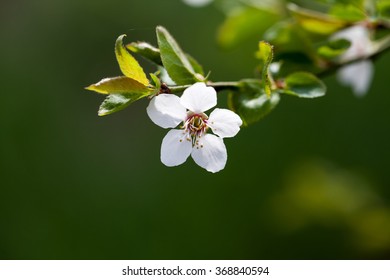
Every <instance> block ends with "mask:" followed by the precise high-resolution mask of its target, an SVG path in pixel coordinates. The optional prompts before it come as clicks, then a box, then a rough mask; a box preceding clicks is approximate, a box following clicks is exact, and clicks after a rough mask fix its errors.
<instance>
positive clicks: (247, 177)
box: [0, 0, 390, 259]
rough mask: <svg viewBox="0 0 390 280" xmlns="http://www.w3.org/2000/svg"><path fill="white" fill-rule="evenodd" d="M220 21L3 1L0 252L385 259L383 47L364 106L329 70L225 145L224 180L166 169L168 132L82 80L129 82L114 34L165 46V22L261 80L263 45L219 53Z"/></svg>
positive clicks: (178, 5)
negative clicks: (305, 93)
mask: <svg viewBox="0 0 390 280" xmlns="http://www.w3.org/2000/svg"><path fill="white" fill-rule="evenodd" d="M322 2H323V1H322ZM150 7H153V9H150ZM224 17H225V16H224V15H222V14H221V13H219V12H218V11H216V10H214V9H213V8H212V7H211V6H210V7H207V8H204V9H201V10H200V9H191V8H189V7H187V6H185V5H184V4H183V3H182V2H181V1H157V2H156V1H151V0H143V1H122V0H112V1H89V0H88V1H48V0H38V1H26V0H18V1H8V2H6V3H3V4H2V9H0V33H1V37H2V44H1V45H0V61H1V64H0V65H1V66H0V71H1V77H2V91H1V95H2V102H3V103H2V104H3V105H2V110H1V111H0V125H1V128H2V129H1V133H0V144H1V145H0V147H1V148H0V149H1V150H0V151H1V157H0V167H1V168H0V176H1V196H0V221H1V231H0V240H1V241H0V258H2V259H328V258H332V259H344V258H346V259H360V258H363V259H379V258H385V259H388V258H389V257H390V245H389V240H388V235H387V233H388V232H389V207H390V206H389V205H390V204H389V200H390V190H389V184H390V177H389V172H388V159H389V158H390V150H389V149H388V143H389V142H390V132H389V130H388V129H387V127H388V119H389V118H388V104H389V102H390V96H389V95H388V94H386V91H387V89H388V84H387V72H386V71H387V68H388V64H389V60H390V56H389V55H388V54H385V55H383V56H382V57H381V59H379V60H378V61H377V62H376V65H375V67H376V70H377V71H376V72H377V74H376V76H375V80H374V83H373V86H372V89H371V90H370V92H369V94H368V95H367V96H366V97H365V98H364V99H356V98H355V97H353V96H352V93H351V91H350V89H347V88H343V87H341V86H340V85H339V84H338V83H337V82H336V81H335V79H334V77H333V76H330V77H328V78H327V79H326V80H325V82H326V84H327V86H328V95H327V96H326V97H324V98H321V99H316V100H310V101H307V102H306V101H305V100H303V101H302V100H300V99H295V98H289V97H286V98H284V100H283V101H284V102H283V103H281V104H280V105H279V107H278V108H277V109H276V110H275V111H274V113H273V114H272V115H270V116H269V117H268V118H266V119H265V120H264V121H263V122H261V123H258V124H256V125H255V126H253V127H252V128H250V129H243V130H242V132H240V134H239V136H238V137H237V138H236V139H235V141H230V142H229V143H227V145H228V151H229V161H228V164H227V167H226V169H225V170H224V171H223V172H221V173H219V174H216V175H211V174H208V173H207V172H205V171H203V170H200V169H199V168H197V167H196V166H195V164H193V163H188V164H186V165H184V166H180V167H178V168H174V169H172V168H167V167H165V166H163V165H162V164H161V163H160V162H159V149H160V144H161V139H162V137H163V135H164V134H165V131H163V130H161V129H158V128H157V127H155V125H154V124H153V123H152V122H151V121H150V120H149V119H148V117H147V115H146V113H145V107H146V105H147V100H142V101H140V102H138V103H136V104H133V105H132V106H133V107H132V110H125V111H123V112H122V113H120V114H116V115H113V116H108V117H106V118H99V117H98V116H97V115H96V108H97V107H98V105H99V103H100V102H101V101H103V99H102V98H101V99H99V98H97V96H96V95H93V94H90V93H89V92H87V91H85V90H84V89H83V87H84V86H85V85H88V84H91V83H92V82H94V81H97V80H98V79H100V78H101V75H102V73H103V74H107V76H117V75H118V74H120V69H119V68H118V66H117V65H116V64H115V63H113V60H114V53H113V42H114V40H115V39H116V38H117V37H118V35H119V34H124V33H126V34H128V36H129V37H130V38H129V39H130V40H138V39H140V40H143V41H148V42H150V43H152V44H153V45H156V41H155V30H154V28H155V26H157V25H164V26H166V27H167V28H168V29H169V30H174V32H175V36H176V38H177V39H178V41H180V42H181V46H182V47H183V49H185V50H186V51H188V52H189V53H191V54H192V55H194V56H195V57H196V58H197V59H199V61H202V63H203V64H204V66H205V69H213V73H212V74H213V78H214V79H215V80H239V79H242V78H246V77H250V76H251V75H252V74H253V73H252V71H253V70H252V69H254V68H255V67H256V66H257V63H258V62H257V61H255V60H254V51H255V49H256V46H257V44H258V41H259V39H260V38H248V39H247V40H246V41H245V42H241V43H240V50H239V51H238V50H228V51H225V52H222V51H221V50H220V49H219V48H218V46H217V43H216V41H215V35H216V34H215V30H217V28H218V26H219V25H220V22H221V21H223V20H224ZM189 34H190V35H189ZM137 58H138V57H137ZM144 69H145V72H147V73H149V72H152V70H150V71H149V69H153V67H152V66H150V68H149V65H148V64H147V63H146V64H145V66H144ZM312 158H315V159H325V160H326V161H327V162H331V166H332V167H331V168H330V169H329V167H328V165H327V164H325V166H324V165H323V164H322V163H320V164H318V162H317V161H314V163H312V161H309V162H307V161H306V159H312ZM302 161H303V162H304V164H303V165H302V164H300V163H301V162H302ZM297 164H298V165H297ZM291 174H293V175H291ZM190 178H193V180H190ZM292 208H293V209H295V210H294V211H292V210H291V209H292ZM296 208H298V209H296ZM286 212H288V214H290V215H289V216H285V213H286ZM291 216H292V217H291ZM294 221H296V223H295V222H294Z"/></svg>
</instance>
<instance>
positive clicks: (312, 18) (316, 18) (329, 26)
mask: <svg viewBox="0 0 390 280" xmlns="http://www.w3.org/2000/svg"><path fill="white" fill-rule="evenodd" d="M287 7H288V10H289V11H290V13H291V14H292V15H293V16H294V18H295V19H296V20H297V22H298V23H299V25H300V26H301V27H302V28H303V29H305V30H307V31H309V32H312V33H316V34H321V35H330V34H332V33H334V32H336V31H337V30H339V29H341V28H343V27H345V26H346V25H347V24H348V23H347V22H345V21H343V20H340V19H337V18H335V17H332V16H329V15H327V14H323V13H320V12H317V11H313V10H309V9H305V8H302V7H299V6H297V5H295V4H293V3H289V4H288V6H287Z"/></svg>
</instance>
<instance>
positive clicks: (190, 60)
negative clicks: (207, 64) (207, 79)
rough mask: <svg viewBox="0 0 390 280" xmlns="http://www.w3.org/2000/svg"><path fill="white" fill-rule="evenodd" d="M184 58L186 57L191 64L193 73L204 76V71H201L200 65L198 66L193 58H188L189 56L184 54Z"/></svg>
mask: <svg viewBox="0 0 390 280" xmlns="http://www.w3.org/2000/svg"><path fill="white" fill-rule="evenodd" d="M186 56H187V59H188V61H189V62H190V64H191V66H192V68H194V70H195V73H198V74H200V75H202V76H204V70H203V67H202V65H200V64H199V62H198V61H197V60H196V59H195V58H193V57H192V56H190V55H189V54H186Z"/></svg>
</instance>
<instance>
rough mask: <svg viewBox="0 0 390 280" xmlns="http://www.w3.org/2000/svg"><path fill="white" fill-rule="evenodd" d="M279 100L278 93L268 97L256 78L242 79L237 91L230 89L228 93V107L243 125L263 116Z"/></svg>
mask: <svg viewBox="0 0 390 280" xmlns="http://www.w3.org/2000/svg"><path fill="white" fill-rule="evenodd" d="M279 101H280V96H279V94H278V93H273V94H272V96H271V97H268V96H267V94H265V93H264V91H263V89H262V85H261V83H260V82H259V81H258V80H244V81H242V82H241V83H240V88H239V91H231V92H230V93H229V95H228V105H229V108H230V109H231V110H233V111H235V112H236V113H237V114H238V115H240V117H241V119H242V121H243V124H244V125H245V126H248V125H251V124H253V123H255V122H257V121H259V120H261V119H262V118H264V117H265V116H266V115H268V114H269V113H270V112H271V111H272V110H273V109H274V108H275V107H276V105H278V104H279Z"/></svg>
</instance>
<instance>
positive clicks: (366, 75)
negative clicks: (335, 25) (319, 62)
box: [332, 25, 374, 97]
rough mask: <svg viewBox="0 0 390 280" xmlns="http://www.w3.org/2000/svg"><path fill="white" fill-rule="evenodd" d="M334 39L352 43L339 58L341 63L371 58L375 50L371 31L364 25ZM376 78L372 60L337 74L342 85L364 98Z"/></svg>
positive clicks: (356, 64)
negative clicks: (374, 77)
mask: <svg viewBox="0 0 390 280" xmlns="http://www.w3.org/2000/svg"><path fill="white" fill-rule="evenodd" d="M332 38H333V39H346V40H348V41H349V42H350V43H351V46H350V47H349V48H348V50H347V51H346V52H345V53H343V54H342V55H341V56H340V57H339V61H340V62H341V63H346V62H349V61H352V60H354V59H358V58H364V57H366V56H369V55H370V53H371V50H372V48H373V44H372V42H371V40H370V34H369V30H368V29H367V28H366V27H364V26H362V25H355V26H352V27H349V28H346V29H344V30H342V31H340V32H337V33H336V34H335V35H333V36H332ZM373 76H374V65H373V63H372V61H371V60H369V59H364V60H362V61H358V62H354V63H352V64H349V65H346V66H344V67H342V68H341V69H340V70H339V71H338V72H337V78H338V80H339V81H340V83H342V84H344V85H346V86H350V87H352V89H353V92H354V93H355V95H356V96H358V97H362V96H364V95H365V94H366V93H367V91H368V89H369V88H370V85H371V81H372V78H373Z"/></svg>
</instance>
